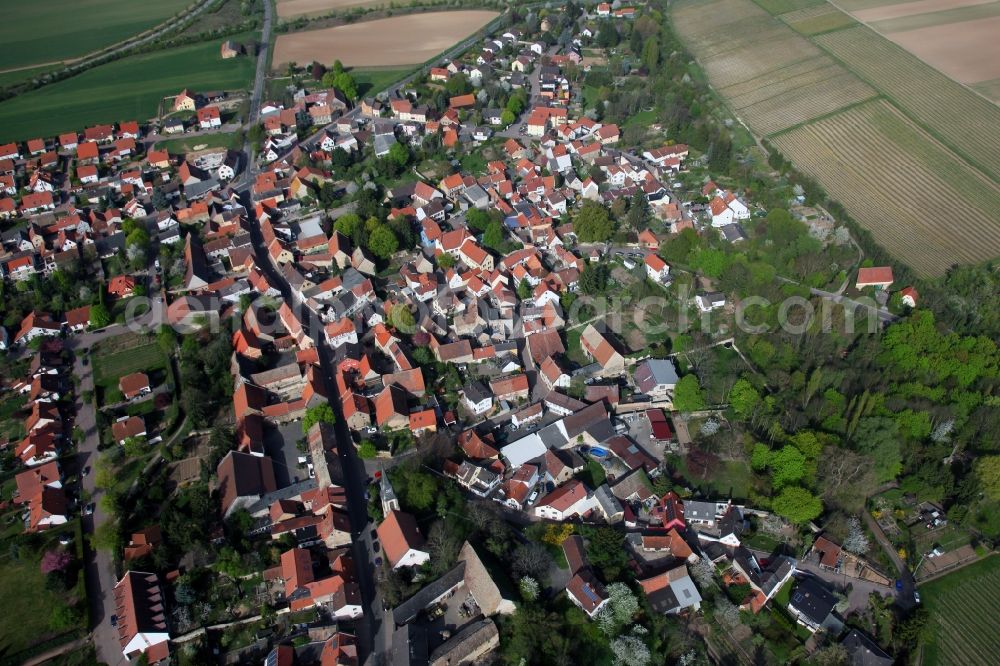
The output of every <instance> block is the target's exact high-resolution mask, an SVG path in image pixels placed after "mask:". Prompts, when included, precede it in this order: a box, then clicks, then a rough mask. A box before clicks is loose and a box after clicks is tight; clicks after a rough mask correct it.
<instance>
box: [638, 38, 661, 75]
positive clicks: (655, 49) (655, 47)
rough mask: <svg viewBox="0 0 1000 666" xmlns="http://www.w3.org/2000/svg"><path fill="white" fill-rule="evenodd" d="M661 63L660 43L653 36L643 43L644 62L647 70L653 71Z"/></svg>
mask: <svg viewBox="0 0 1000 666" xmlns="http://www.w3.org/2000/svg"><path fill="white" fill-rule="evenodd" d="M659 63H660V44H659V43H658V42H657V41H656V37H652V38H650V39H647V40H646V43H645V44H643V45H642V64H643V66H645V68H646V69H647V70H649V71H652V70H654V69H656V66H657V65H658V64H659Z"/></svg>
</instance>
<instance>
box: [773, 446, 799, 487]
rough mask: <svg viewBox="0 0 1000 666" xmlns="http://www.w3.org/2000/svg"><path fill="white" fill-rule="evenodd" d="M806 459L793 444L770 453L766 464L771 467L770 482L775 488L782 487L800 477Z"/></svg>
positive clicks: (796, 480)
mask: <svg viewBox="0 0 1000 666" xmlns="http://www.w3.org/2000/svg"><path fill="white" fill-rule="evenodd" d="M805 463H806V459H805V456H803V455H802V452H801V451H799V450H798V449H797V448H795V447H794V446H783V447H782V448H781V449H780V450H778V451H776V452H774V453H772V454H771V457H770V460H769V461H768V466H769V467H770V468H771V482H772V483H773V484H774V487H775V488H783V487H784V486H787V485H789V484H792V483H796V482H798V481H800V480H801V479H802V477H803V476H804V475H805V471H806V465H805Z"/></svg>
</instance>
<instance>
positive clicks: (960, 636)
mask: <svg viewBox="0 0 1000 666" xmlns="http://www.w3.org/2000/svg"><path fill="white" fill-rule="evenodd" d="M997 589H1000V557H997V556H995V555H994V556H991V557H987V558H986V559H984V560H981V561H979V562H977V563H975V564H971V565H969V566H967V567H964V568H962V569H959V570H958V571H956V572H954V573H950V574H948V575H947V576H944V577H942V578H939V579H937V580H935V581H933V582H931V583H927V584H925V585H921V586H920V596H921V601H922V602H923V604H924V607H925V608H927V610H928V611H929V612H930V615H931V640H930V642H929V643H928V644H927V645H926V646H925V648H924V654H923V663H924V664H927V665H928V666H935V665H936V664H955V665H956V666H957V665H959V664H961V665H962V666H975V665H977V664H983V665H986V664H994V663H996V655H997V654H1000V634H998V633H997V631H996V618H997V615H998V613H1000V598H998V597H997V594H996V591H997ZM990 655H992V656H990Z"/></svg>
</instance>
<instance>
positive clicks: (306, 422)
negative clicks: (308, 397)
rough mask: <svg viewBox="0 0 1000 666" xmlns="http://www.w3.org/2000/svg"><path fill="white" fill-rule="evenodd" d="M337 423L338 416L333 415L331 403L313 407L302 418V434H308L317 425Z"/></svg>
mask: <svg viewBox="0 0 1000 666" xmlns="http://www.w3.org/2000/svg"><path fill="white" fill-rule="evenodd" d="M336 421H337V416H336V415H335V414H334V413H333V407H331V406H330V403H327V402H324V403H321V404H319V405H313V406H312V407H310V408H309V409H307V410H306V414H305V416H303V417H302V433H303V434H308V433H309V431H310V430H312V427H313V426H314V425H316V424H317V423H335V422H336Z"/></svg>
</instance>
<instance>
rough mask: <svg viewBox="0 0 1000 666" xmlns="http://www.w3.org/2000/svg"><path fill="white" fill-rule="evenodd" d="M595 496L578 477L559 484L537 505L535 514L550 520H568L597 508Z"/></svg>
mask: <svg viewBox="0 0 1000 666" xmlns="http://www.w3.org/2000/svg"><path fill="white" fill-rule="evenodd" d="M595 505H596V501H595V500H594V496H593V495H592V494H591V493H590V491H589V490H588V489H587V486H585V485H584V484H583V482H582V481H580V480H578V479H572V480H570V481H569V482H567V483H566V484H564V485H562V486H559V487H558V488H556V489H555V490H553V491H552V492H550V493H549V494H547V495H546V496H545V497H543V498H542V499H540V500H538V504H536V505H535V515H536V516H537V517H539V518H547V519H549V520H566V519H567V518H572V517H573V516H581V517H582V516H584V515H586V514H587V513H588V512H589V511H591V510H592V509H594V508H595Z"/></svg>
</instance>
